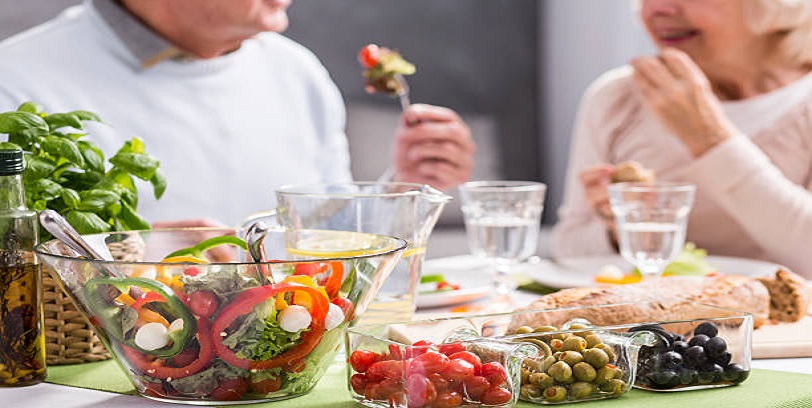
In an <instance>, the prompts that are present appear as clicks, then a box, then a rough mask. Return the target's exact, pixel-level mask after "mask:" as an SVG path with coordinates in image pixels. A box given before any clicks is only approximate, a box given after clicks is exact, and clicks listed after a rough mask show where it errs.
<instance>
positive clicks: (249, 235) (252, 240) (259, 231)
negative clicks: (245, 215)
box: [245, 221, 276, 285]
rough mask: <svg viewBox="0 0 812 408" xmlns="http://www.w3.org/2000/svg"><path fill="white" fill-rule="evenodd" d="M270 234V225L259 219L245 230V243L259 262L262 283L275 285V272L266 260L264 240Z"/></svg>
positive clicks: (249, 251) (258, 272)
mask: <svg viewBox="0 0 812 408" xmlns="http://www.w3.org/2000/svg"><path fill="white" fill-rule="evenodd" d="M266 235H268V225H267V224H265V223H264V222H262V221H257V222H255V223H253V224H251V226H250V227H248V230H247V231H246V232H245V243H246V244H247V245H248V253H249V254H251V258H252V259H253V260H254V262H255V263H256V264H257V277H258V278H259V283H260V285H273V284H274V283H276V282H275V281H274V278H273V272H271V270H270V269H269V268H268V264H267V263H266V261H265V246H264V245H262V241H263V240H265V236H266Z"/></svg>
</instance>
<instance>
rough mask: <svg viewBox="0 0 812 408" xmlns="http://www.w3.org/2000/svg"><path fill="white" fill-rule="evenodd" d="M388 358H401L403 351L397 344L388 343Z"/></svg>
mask: <svg viewBox="0 0 812 408" xmlns="http://www.w3.org/2000/svg"><path fill="white" fill-rule="evenodd" d="M389 359H390V360H403V351H401V349H400V346H398V345H397V344H390V345H389Z"/></svg>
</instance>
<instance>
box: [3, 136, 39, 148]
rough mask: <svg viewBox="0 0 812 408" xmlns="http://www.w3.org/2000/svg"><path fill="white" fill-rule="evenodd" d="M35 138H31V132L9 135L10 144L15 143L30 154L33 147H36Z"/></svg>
mask: <svg viewBox="0 0 812 408" xmlns="http://www.w3.org/2000/svg"><path fill="white" fill-rule="evenodd" d="M34 140H35V137H32V136H31V132H20V133H12V134H10V135H8V142H9V143H14V144H16V145H17V146H20V147H22V148H23V150H25V151H28V152H30V151H31V150H33V149H31V147H32V146H33V145H34Z"/></svg>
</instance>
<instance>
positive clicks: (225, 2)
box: [194, 0, 292, 38]
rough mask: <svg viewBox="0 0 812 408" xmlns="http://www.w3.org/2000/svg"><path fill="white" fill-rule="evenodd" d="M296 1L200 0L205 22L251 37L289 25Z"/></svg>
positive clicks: (199, 6)
mask: <svg viewBox="0 0 812 408" xmlns="http://www.w3.org/2000/svg"><path fill="white" fill-rule="evenodd" d="M291 1H292V0H197V1H195V2H194V7H195V8H196V9H197V12H198V13H199V15H200V16H201V24H205V25H208V26H209V27H211V28H212V29H213V30H216V31H222V32H227V33H230V34H232V35H234V36H238V37H243V38H249V37H253V36H254V35H256V34H258V33H260V32H265V31H274V32H282V31H285V30H286V29H287V28H288V15H287V9H288V6H290V3H291Z"/></svg>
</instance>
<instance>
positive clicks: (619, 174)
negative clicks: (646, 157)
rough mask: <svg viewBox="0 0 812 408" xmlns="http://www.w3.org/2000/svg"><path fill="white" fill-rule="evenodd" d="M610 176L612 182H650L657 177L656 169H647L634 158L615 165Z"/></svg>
mask: <svg viewBox="0 0 812 408" xmlns="http://www.w3.org/2000/svg"><path fill="white" fill-rule="evenodd" d="M610 177H611V180H612V183H623V182H650V181H654V179H655V178H656V177H655V174H654V170H651V169H647V168H645V167H643V165H642V164H640V163H638V162H636V161H634V160H630V161H625V162H622V163H620V164H618V165H617V166H615V169H614V171H612V174H611V176H610Z"/></svg>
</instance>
